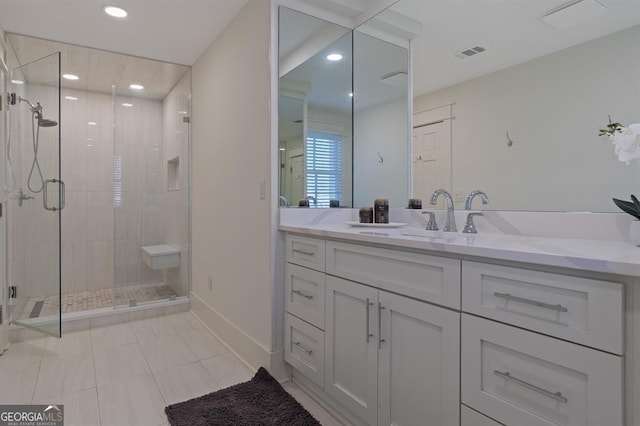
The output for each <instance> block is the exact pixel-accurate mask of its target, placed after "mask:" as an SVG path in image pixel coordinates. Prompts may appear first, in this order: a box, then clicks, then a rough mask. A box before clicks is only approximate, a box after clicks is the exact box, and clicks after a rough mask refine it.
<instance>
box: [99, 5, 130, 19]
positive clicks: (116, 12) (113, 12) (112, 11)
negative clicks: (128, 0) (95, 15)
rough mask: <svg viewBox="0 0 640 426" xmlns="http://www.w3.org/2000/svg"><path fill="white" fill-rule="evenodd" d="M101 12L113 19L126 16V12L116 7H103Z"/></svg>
mask: <svg viewBox="0 0 640 426" xmlns="http://www.w3.org/2000/svg"><path fill="white" fill-rule="evenodd" d="M102 10H104V13H106V14H107V15H109V16H113V17H114V18H126V17H127V15H128V13H127V11H126V10H124V9H123V8H121V7H117V6H105V7H103V8H102Z"/></svg>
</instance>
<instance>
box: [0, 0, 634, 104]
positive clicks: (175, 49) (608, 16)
mask: <svg viewBox="0 0 640 426" xmlns="http://www.w3.org/2000/svg"><path fill="white" fill-rule="evenodd" d="M598 1H599V2H600V3H601V4H602V5H604V6H606V7H607V11H606V13H605V14H603V15H601V16H600V17H598V18H596V19H593V20H590V21H588V22H585V23H582V24H580V25H576V26H573V27H570V28H566V29H562V30H559V29H555V28H552V27H550V26H549V25H547V24H545V23H544V22H542V20H541V18H542V16H544V15H545V13H546V12H548V11H550V10H552V9H554V8H557V7H559V6H561V5H563V4H566V3H567V1H566V0H400V1H399V2H398V3H397V4H395V5H393V6H392V7H391V8H392V10H394V11H395V12H398V13H401V14H403V15H406V16H409V17H412V18H414V19H416V20H418V21H421V22H422V35H421V36H419V37H418V38H416V39H414V40H413V58H412V60H413V95H414V96H417V95H421V94H424V93H428V92H430V91H433V90H436V89H438V88H442V87H446V86H449V85H452V84H455V83H457V82H461V81H465V80H468V79H471V78H474V77H477V76H480V75H483V74H486V73H488V72H492V71H495V70H498V69H502V68H506V67H509V66H512V65H515V64H518V63H521V62H524V61H527V60H529V59H532V58H535V57H539V56H542V55H545V54H548V53H551V52H554V51H557V50H560V49H563V48H566V47H570V46H572V45H575V44H579V43H582V42H585V41H588V40H591V39H594V38H597V37H600V36H603V35H605V34H608V33H612V32H615V31H618V30H622V29H624V28H628V27H631V26H634V25H638V24H639V23H640V1H638V0H598ZM323 2H324V3H330V4H333V5H334V6H336V5H340V4H345V5H347V4H348V5H350V6H351V8H353V6H354V5H361V6H362V7H364V6H366V4H367V2H370V3H375V2H373V1H372V0H359V1H355V2H354V1H352V0H340V1H337V0H322V1H321V0H313V1H312V0H304V1H303V3H309V4H320V3H323ZM115 3H116V4H118V5H119V6H122V7H124V8H125V9H128V11H129V13H130V15H129V17H127V18H126V19H124V20H114V19H112V18H109V17H107V16H106V15H104V13H103V12H102V10H101V7H102V5H104V4H105V2H104V1H102V0H100V1H98V0H56V1H44V0H0V25H1V26H2V27H3V28H4V30H5V31H7V32H12V33H18V34H26V35H31V36H35V37H41V38H45V39H49V40H57V41H61V42H66V43H72V44H76V45H81V46H90V47H95V48H99V49H104V50H108V51H112V52H121V53H125V54H128V55H134V56H138V57H143V58H151V59H157V60H161V61H166V62H173V63H177V64H186V65H191V64H193V63H194V61H195V60H196V59H197V58H198V57H199V56H200V54H201V53H202V52H203V51H204V50H205V49H206V47H207V46H208V45H209V44H210V43H211V41H212V40H213V39H214V38H215V37H216V36H217V35H218V34H219V33H220V32H221V31H222V29H223V28H224V27H225V26H226V24H227V23H228V22H229V21H230V20H231V19H232V17H233V16H235V14H236V13H237V12H238V11H239V10H240V9H241V8H242V7H243V6H244V4H245V3H246V0H153V1H150V0H118V1H116V2H115ZM151 5H152V6H151ZM334 9H335V7H334ZM477 45H480V46H483V47H485V48H486V49H487V51H486V52H485V53H483V54H481V55H477V56H473V57H470V58H466V59H457V58H455V57H454V56H453V55H454V53H456V52H458V51H460V50H462V49H465V48H468V47H472V46H477Z"/></svg>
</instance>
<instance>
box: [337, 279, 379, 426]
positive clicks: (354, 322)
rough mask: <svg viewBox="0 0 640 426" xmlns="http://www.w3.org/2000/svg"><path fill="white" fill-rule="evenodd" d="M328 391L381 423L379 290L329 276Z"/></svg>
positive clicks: (364, 417)
mask: <svg viewBox="0 0 640 426" xmlns="http://www.w3.org/2000/svg"><path fill="white" fill-rule="evenodd" d="M325 304H326V314H325V322H326V329H325V391H326V392H327V393H328V394H329V395H331V396H332V397H333V398H335V399H336V400H337V401H338V402H340V403H341V404H342V405H344V406H345V407H346V408H348V409H349V410H351V411H352V412H353V413H354V414H355V415H357V416H358V417H360V418H361V419H362V420H364V421H365V422H367V424H369V425H376V424H377V413H378V407H377V389H378V372H377V367H378V340H377V339H378V315H377V306H378V291H377V290H375V289H373V288H371V287H367V286H364V285H361V284H356V283H354V282H351V281H346V280H343V279H340V278H336V277H331V276H327V279H326V300H325Z"/></svg>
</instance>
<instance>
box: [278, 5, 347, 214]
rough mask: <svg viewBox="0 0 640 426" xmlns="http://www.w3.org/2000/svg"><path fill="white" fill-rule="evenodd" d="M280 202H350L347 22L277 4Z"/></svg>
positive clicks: (312, 204)
mask: <svg viewBox="0 0 640 426" xmlns="http://www.w3.org/2000/svg"><path fill="white" fill-rule="evenodd" d="M279 13H280V25H279V27H280V30H279V76H280V100H279V114H278V117H279V118H278V128H279V136H278V139H279V143H278V145H279V162H280V164H279V167H280V176H279V177H280V179H279V191H280V205H281V206H289V205H294V206H297V205H298V204H299V202H300V201H301V200H305V201H307V203H308V205H309V207H329V205H330V203H331V201H332V200H335V201H334V203H336V202H337V203H338V204H339V205H341V206H351V203H352V193H351V191H352V167H351V160H352V151H353V145H352V143H353V137H352V133H353V132H352V127H353V126H352V112H351V104H352V96H353V88H352V45H353V38H352V33H351V30H350V29H349V28H345V27H341V26H339V25H336V24H333V23H330V22H327V21H324V20H322V19H318V18H315V17H313V16H310V15H306V14H304V13H300V12H297V11H294V10H292V9H288V8H286V7H280V12H279Z"/></svg>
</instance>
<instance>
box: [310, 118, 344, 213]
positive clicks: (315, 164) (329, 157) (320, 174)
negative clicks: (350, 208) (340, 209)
mask: <svg viewBox="0 0 640 426" xmlns="http://www.w3.org/2000/svg"><path fill="white" fill-rule="evenodd" d="M305 150H306V152H305V155H306V163H307V164H306V169H307V170H306V171H307V182H306V185H307V187H306V194H307V195H306V196H307V197H309V198H310V202H309V205H310V206H313V207H329V201H330V200H340V201H341V204H342V135H338V134H334V133H328V132H318V131H313V130H310V131H309V132H307V145H306V148H305ZM311 197H312V198H311ZM313 200H315V202H314V201H313Z"/></svg>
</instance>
